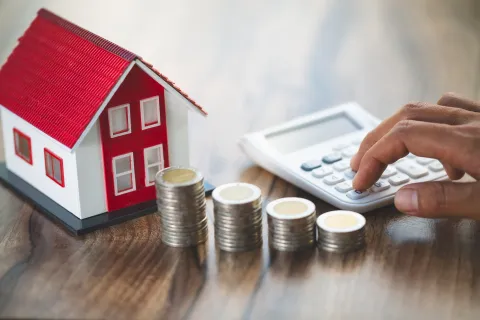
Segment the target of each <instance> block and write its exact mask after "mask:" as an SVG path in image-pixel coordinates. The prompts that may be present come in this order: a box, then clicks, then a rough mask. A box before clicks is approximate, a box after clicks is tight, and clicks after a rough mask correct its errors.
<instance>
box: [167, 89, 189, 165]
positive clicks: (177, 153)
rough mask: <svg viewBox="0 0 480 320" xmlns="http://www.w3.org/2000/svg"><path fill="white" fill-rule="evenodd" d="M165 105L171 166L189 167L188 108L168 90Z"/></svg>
mask: <svg viewBox="0 0 480 320" xmlns="http://www.w3.org/2000/svg"><path fill="white" fill-rule="evenodd" d="M165 104H166V112H167V135H168V155H169V157H170V166H189V165H190V157H189V147H188V141H189V139H188V112H189V111H188V108H186V107H185V104H184V102H183V101H182V100H181V99H179V98H178V97H176V96H175V95H173V94H172V93H170V92H168V91H167V90H165Z"/></svg>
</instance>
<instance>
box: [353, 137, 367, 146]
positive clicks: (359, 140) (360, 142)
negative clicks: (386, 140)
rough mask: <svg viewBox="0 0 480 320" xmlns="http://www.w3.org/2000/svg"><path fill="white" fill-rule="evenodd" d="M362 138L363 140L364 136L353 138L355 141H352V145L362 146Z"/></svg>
mask: <svg viewBox="0 0 480 320" xmlns="http://www.w3.org/2000/svg"><path fill="white" fill-rule="evenodd" d="M364 138H365V137H364V136H361V137H358V138H355V139H353V140H352V144H354V145H356V146H359V145H360V144H362V141H363V139H364Z"/></svg>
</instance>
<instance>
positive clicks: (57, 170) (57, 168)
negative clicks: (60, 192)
mask: <svg viewBox="0 0 480 320" xmlns="http://www.w3.org/2000/svg"><path fill="white" fill-rule="evenodd" d="M44 153H45V173H46V175H47V177H49V178H50V179H52V180H53V181H55V182H56V183H57V184H59V185H60V186H62V187H65V180H64V174H63V160H62V158H60V157H59V156H57V155H55V154H54V153H53V152H51V151H50V150H48V149H46V148H45V149H44Z"/></svg>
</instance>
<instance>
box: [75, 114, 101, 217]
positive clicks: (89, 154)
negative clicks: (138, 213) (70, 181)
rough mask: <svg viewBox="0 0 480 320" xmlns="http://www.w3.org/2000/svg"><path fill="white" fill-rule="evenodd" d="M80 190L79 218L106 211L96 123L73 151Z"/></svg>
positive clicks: (98, 129)
mask: <svg viewBox="0 0 480 320" xmlns="http://www.w3.org/2000/svg"><path fill="white" fill-rule="evenodd" d="M75 155H76V159H77V161H76V162H77V170H78V185H79V190H80V208H81V218H82V219H85V218H88V217H91V216H94V215H97V214H100V213H104V212H106V211H107V204H106V200H105V184H104V173H103V162H102V147H101V140H100V128H99V123H98V121H97V122H96V123H95V125H94V126H93V127H92V128H91V130H90V132H89V133H88V134H87V136H86V137H85V139H84V140H83V141H82V143H81V144H80V145H79V146H78V148H77V149H76V150H75Z"/></svg>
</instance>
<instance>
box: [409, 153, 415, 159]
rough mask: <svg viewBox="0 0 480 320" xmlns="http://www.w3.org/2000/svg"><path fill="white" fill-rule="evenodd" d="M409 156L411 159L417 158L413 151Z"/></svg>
mask: <svg viewBox="0 0 480 320" xmlns="http://www.w3.org/2000/svg"><path fill="white" fill-rule="evenodd" d="M407 158H409V159H415V158H416V157H415V155H414V154H413V153H409V154H407Z"/></svg>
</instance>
